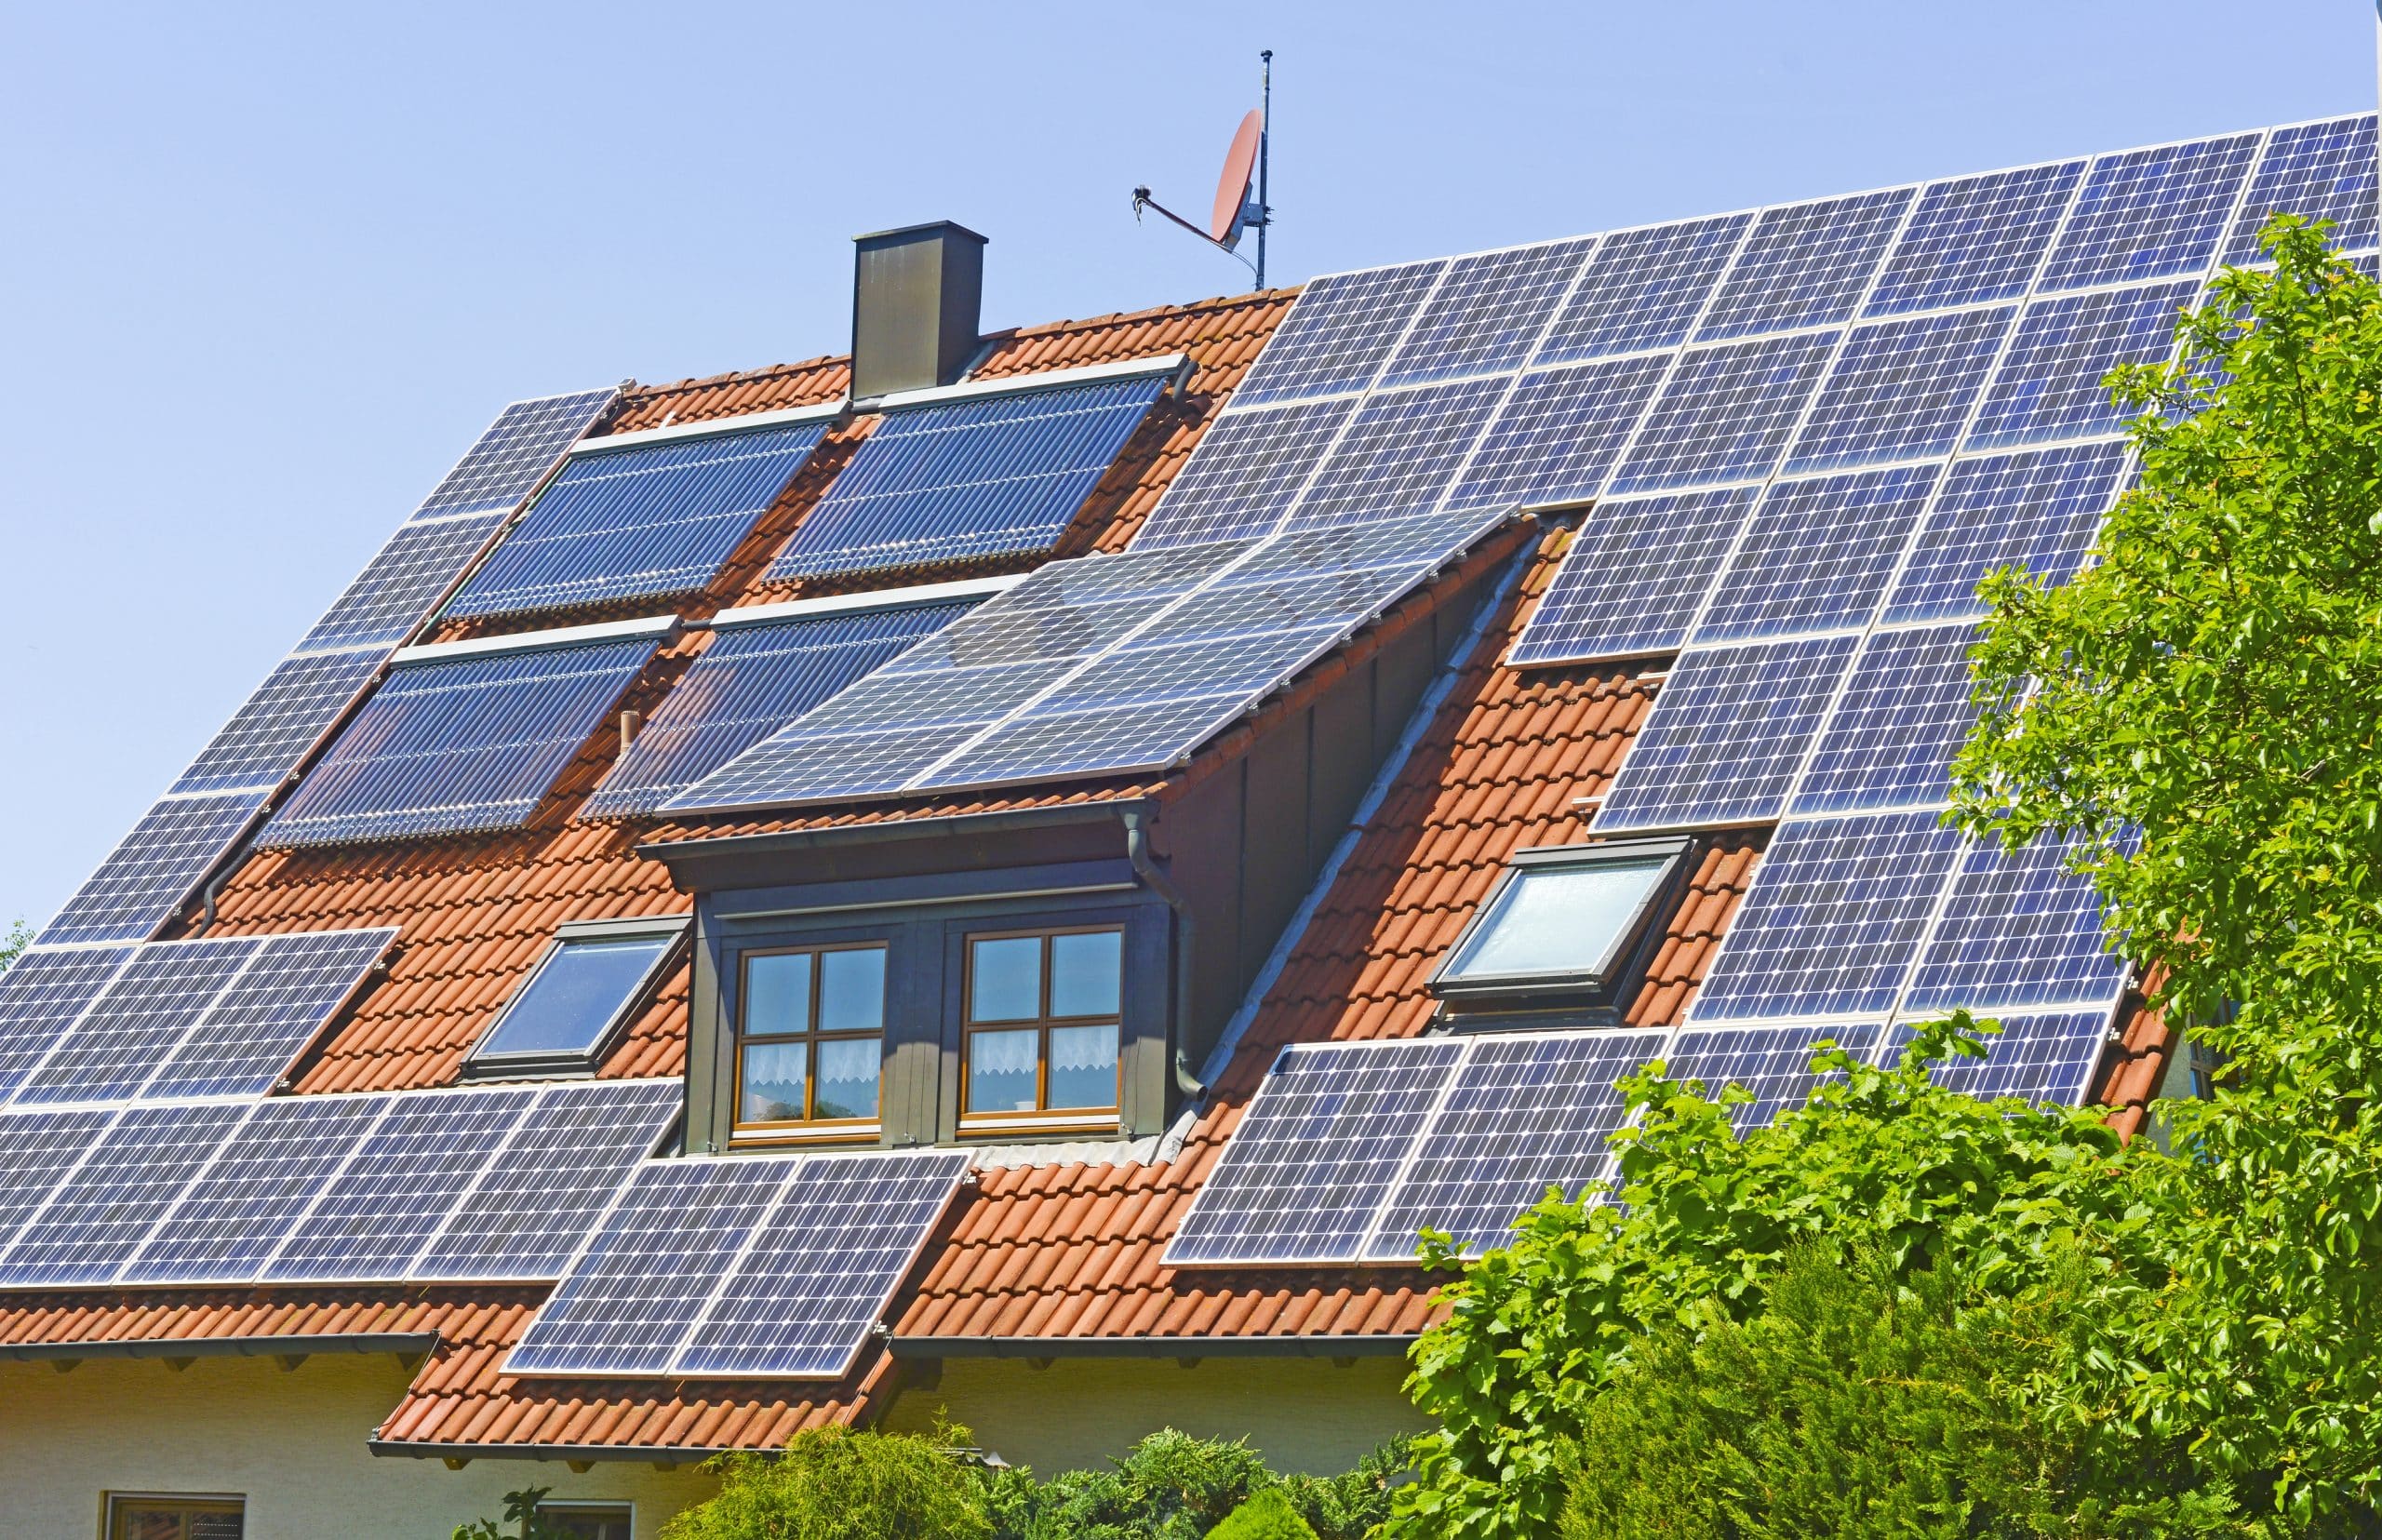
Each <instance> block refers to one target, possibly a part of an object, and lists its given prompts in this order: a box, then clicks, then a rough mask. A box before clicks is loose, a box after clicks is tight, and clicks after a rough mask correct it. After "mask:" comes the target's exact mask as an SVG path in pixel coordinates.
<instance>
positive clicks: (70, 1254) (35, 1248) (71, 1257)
mask: <svg viewBox="0 0 2382 1540" xmlns="http://www.w3.org/2000/svg"><path fill="white" fill-rule="evenodd" d="M256 1105H259V1104H254V1103H245V1102H244V1103H227V1102H178V1103H167V1104H161V1105H155V1106H135V1107H127V1108H126V1109H125V1110H124V1112H123V1113H122V1114H121V1115H120V1116H118V1117H117V1118H116V1120H115V1121H114V1123H113V1124H111V1125H110V1126H109V1128H108V1131H107V1132H106V1133H104V1134H102V1135H100V1142H99V1144H98V1145H95V1146H94V1147H93V1148H92V1150H91V1153H90V1155H89V1156H88V1157H87V1158H86V1159H85V1160H84V1162H83V1164H82V1165H81V1166H80V1167H78V1168H77V1169H76V1170H75V1172H74V1175H73V1176H72V1177H69V1178H68V1179H67V1180H66V1181H65V1182H64V1183H62V1184H61V1185H60V1186H59V1188H58V1189H57V1192H56V1194H55V1196H53V1197H52V1198H51V1199H50V1200H49V1202H48V1203H47V1205H45V1206H44V1207H43V1209H42V1210H41V1212H39V1213H37V1214H35V1215H34V1216H33V1219H32V1221H31V1222H30V1223H29V1224H27V1225H25V1227H24V1228H23V1229H22V1230H21V1231H20V1232H19V1233H18V1236H17V1239H16V1243H15V1244H14V1245H12V1246H10V1247H9V1248H8V1250H7V1252H6V1253H4V1254H0V1288H17V1289H22V1288H50V1287H65V1286H68V1285H73V1284H90V1283H105V1282H107V1281H108V1279H111V1278H113V1277H114V1276H115V1273H116V1270H117V1269H118V1268H120V1267H122V1266H123V1265H124V1264H125V1261H126V1259H127V1258H128V1257H129V1256H131V1254H132V1253H133V1252H134V1250H135V1249H137V1248H138V1247H139V1246H140V1245H141V1239H142V1238H144V1237H145V1236H147V1235H148V1234H149V1231H150V1229H151V1227H152V1226H154V1225H155V1224H156V1223H157V1221H158V1220H159V1219H160V1218H161V1217H163V1216H164V1214H165V1212H166V1211H167V1208H169V1207H171V1206H172V1204H173V1202H174V1199H177V1198H179V1197H181V1193H182V1189H183V1188H184V1187H186V1186H188V1185H189V1184H190V1181H191V1179H192V1178H193V1177H194V1176H195V1175H196V1174H197V1173H198V1172H199V1171H200V1169H201V1168H203V1167H204V1166H205V1165H206V1164H207V1161H208V1160H210V1159H212V1158H214V1156H215V1154H216V1152H217V1151H218V1150H220V1149H221V1147H222V1145H223V1143H224V1141H225V1140H226V1139H227V1138H229V1137H230V1136H231V1134H232V1132H233V1131H234V1129H236V1128H238V1127H239V1125H240V1123H241V1122H242V1121H243V1120H244V1119H245V1118H247V1117H248V1113H249V1111H250V1110H251V1108H252V1107H254V1106H256Z"/></svg>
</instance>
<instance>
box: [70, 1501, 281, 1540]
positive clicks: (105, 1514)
mask: <svg viewBox="0 0 2382 1540" xmlns="http://www.w3.org/2000/svg"><path fill="white" fill-rule="evenodd" d="M127 1504H140V1505H142V1506H145V1507H171V1508H177V1509H179V1510H181V1512H182V1513H183V1514H184V1515H189V1514H193V1513H212V1514H224V1513H230V1514H236V1515H238V1516H239V1520H240V1529H241V1532H242V1533H247V1530H248V1498H247V1497H246V1496H245V1495H234V1494H233V1493H222V1492H110V1493H105V1500H104V1501H103V1502H102V1503H100V1540H117V1537H118V1534H119V1533H120V1531H119V1526H118V1522H117V1521H118V1520H120V1519H123V1518H124V1517H126V1515H125V1511H124V1505H127ZM183 1528H184V1530H185V1531H187V1530H188V1528H189V1525H188V1524H187V1523H185V1524H184V1525H183Z"/></svg>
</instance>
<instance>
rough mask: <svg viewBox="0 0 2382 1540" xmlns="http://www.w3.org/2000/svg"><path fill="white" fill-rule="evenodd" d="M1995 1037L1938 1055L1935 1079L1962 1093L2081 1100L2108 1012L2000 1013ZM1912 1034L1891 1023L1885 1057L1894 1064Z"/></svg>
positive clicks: (2059, 1102) (2067, 1102)
mask: <svg viewBox="0 0 2382 1540" xmlns="http://www.w3.org/2000/svg"><path fill="white" fill-rule="evenodd" d="M2000 1025H2001V1035H2000V1036H1999V1037H1992V1036H1988V1037H1987V1039H1986V1042H1987V1051H1986V1056H1985V1057H1984V1058H1983V1059H1981V1060H1979V1059H1968V1058H1958V1057H1947V1058H1945V1059H1941V1060H1938V1061H1937V1062H1936V1065H1935V1068H1934V1078H1935V1083H1936V1084H1937V1085H1940V1086H1943V1087H1944V1088H1945V1089H1947V1090H1948V1091H1960V1092H1961V1093H1962V1094H1964V1095H1969V1096H1976V1097H1983V1098H1986V1099H1988V1100H1990V1099H1993V1098H1996V1097H2001V1096H2016V1097H2019V1098H2022V1099H2023V1100H2026V1101H2028V1102H2039V1103H2040V1102H2048V1103H2051V1104H2052V1105H2055V1106H2069V1107H2073V1106H2081V1105H2084V1098H2085V1096H2086V1095H2087V1094H2088V1093H2089V1092H2090V1091H2092V1089H2093V1071H2094V1069H2095V1068H2096V1067H2097V1066H2098V1065H2100V1062H2101V1052H2102V1050H2103V1049H2105V1048H2106V1047H2108V1041H2109V1012H2108V1010H2107V1009H2106V1008H2104V1009H2101V1010H2098V1011H2068V1012H2064V1013H2061V1014H2057V1015H2026V1016H2004V1017H2001V1020H2000ZM1915 1035H1916V1034H1915V1033H1914V1031H1913V1029H1912V1028H1911V1027H1910V1026H1909V1025H1908V1024H1903V1025H1897V1026H1896V1027H1895V1028H1894V1032H1893V1033H1892V1035H1890V1036H1889V1037H1888V1038H1887V1039H1886V1051H1885V1055H1884V1058H1885V1062H1886V1063H1887V1064H1894V1063H1896V1062H1898V1061H1899V1060H1900V1059H1901V1057H1902V1051H1903V1049H1904V1048H1905V1047H1907V1045H1908V1044H1909V1042H1910V1040H1911V1038H1912V1037H1914V1036H1915Z"/></svg>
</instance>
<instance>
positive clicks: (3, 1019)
mask: <svg viewBox="0 0 2382 1540" xmlns="http://www.w3.org/2000/svg"><path fill="white" fill-rule="evenodd" d="M131 955H132V948H130V947H128V946H100V947H90V948H87V949H82V950H76V951H72V952H27V953H26V954H24V955H23V956H22V957H19V958H18V959H17V960H16V961H15V962H14V963H12V964H10V965H9V966H8V967H7V969H6V970H5V971H0V1102H5V1101H7V1099H8V1097H9V1095H10V1094H11V1093H12V1092H14V1091H16V1089H17V1087H18V1085H19V1084H20V1082H22V1081H23V1079H24V1078H25V1077H26V1076H27V1075H29V1074H31V1073H32V1072H33V1067H34V1066H35V1065H38V1064H40V1063H41V1061H42V1058H43V1056H44V1055H45V1054H47V1053H48V1052H49V1051H50V1046H51V1045H52V1044H54V1043H56V1042H57V1041H58V1040H59V1039H60V1038H63V1037H65V1036H66V1034H67V1031H68V1029H69V1028H71V1027H72V1026H73V1025H74V1023H75V1021H76V1019H77V1018H79V1017H80V1016H81V1015H82V1014H83V1012H84V1011H87V1010H89V1009H90V1006H91V1002H92V1001H93V1000H96V999H98V998H100V994H101V993H102V992H103V991H104V990H105V989H106V987H107V983H108V980H110V979H111V978H114V976H115V971H116V970H117V969H119V968H121V967H123V966H124V960H125V959H126V958H127V957H130V956H131Z"/></svg>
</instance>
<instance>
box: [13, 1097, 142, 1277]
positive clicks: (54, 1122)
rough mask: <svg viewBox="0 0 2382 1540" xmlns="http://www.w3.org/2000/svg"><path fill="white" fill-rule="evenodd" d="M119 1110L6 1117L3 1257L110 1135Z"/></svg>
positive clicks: (16, 1114) (101, 1109)
mask: <svg viewBox="0 0 2382 1540" xmlns="http://www.w3.org/2000/svg"><path fill="white" fill-rule="evenodd" d="M115 1115H116V1109H115V1108H114V1107H87V1108H82V1109H79V1110H76V1111H73V1112H0V1253H6V1252H7V1249H8V1242H9V1240H10V1239H12V1238H14V1237H15V1235H16V1233H17V1231H18V1230H19V1228H20V1227H21V1226H22V1225H24V1223H25V1221H26V1220H28V1219H31V1218H32V1217H33V1213H34V1212H35V1211H36V1210H38V1209H39V1208H40V1207H41V1206H42V1205H43V1204H44V1203H47V1201H49V1195H50V1194H51V1193H52V1192H54V1191H56V1190H57V1188H58V1187H59V1185H60V1184H61V1183H63V1182H65V1181H66V1180H67V1178H68V1177H70V1176H72V1175H73V1174H74V1168H75V1166H76V1165H78V1164H80V1163H81V1161H82V1159H83V1157H84V1156H85V1155H87V1154H88V1153H89V1152H90V1150H91V1147H92V1146H93V1145H97V1144H98V1143H99V1142H100V1138H101V1137H102V1136H103V1135H105V1133H106V1132H107V1127H108V1124H109V1123H111V1122H113V1121H114V1118H115Z"/></svg>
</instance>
